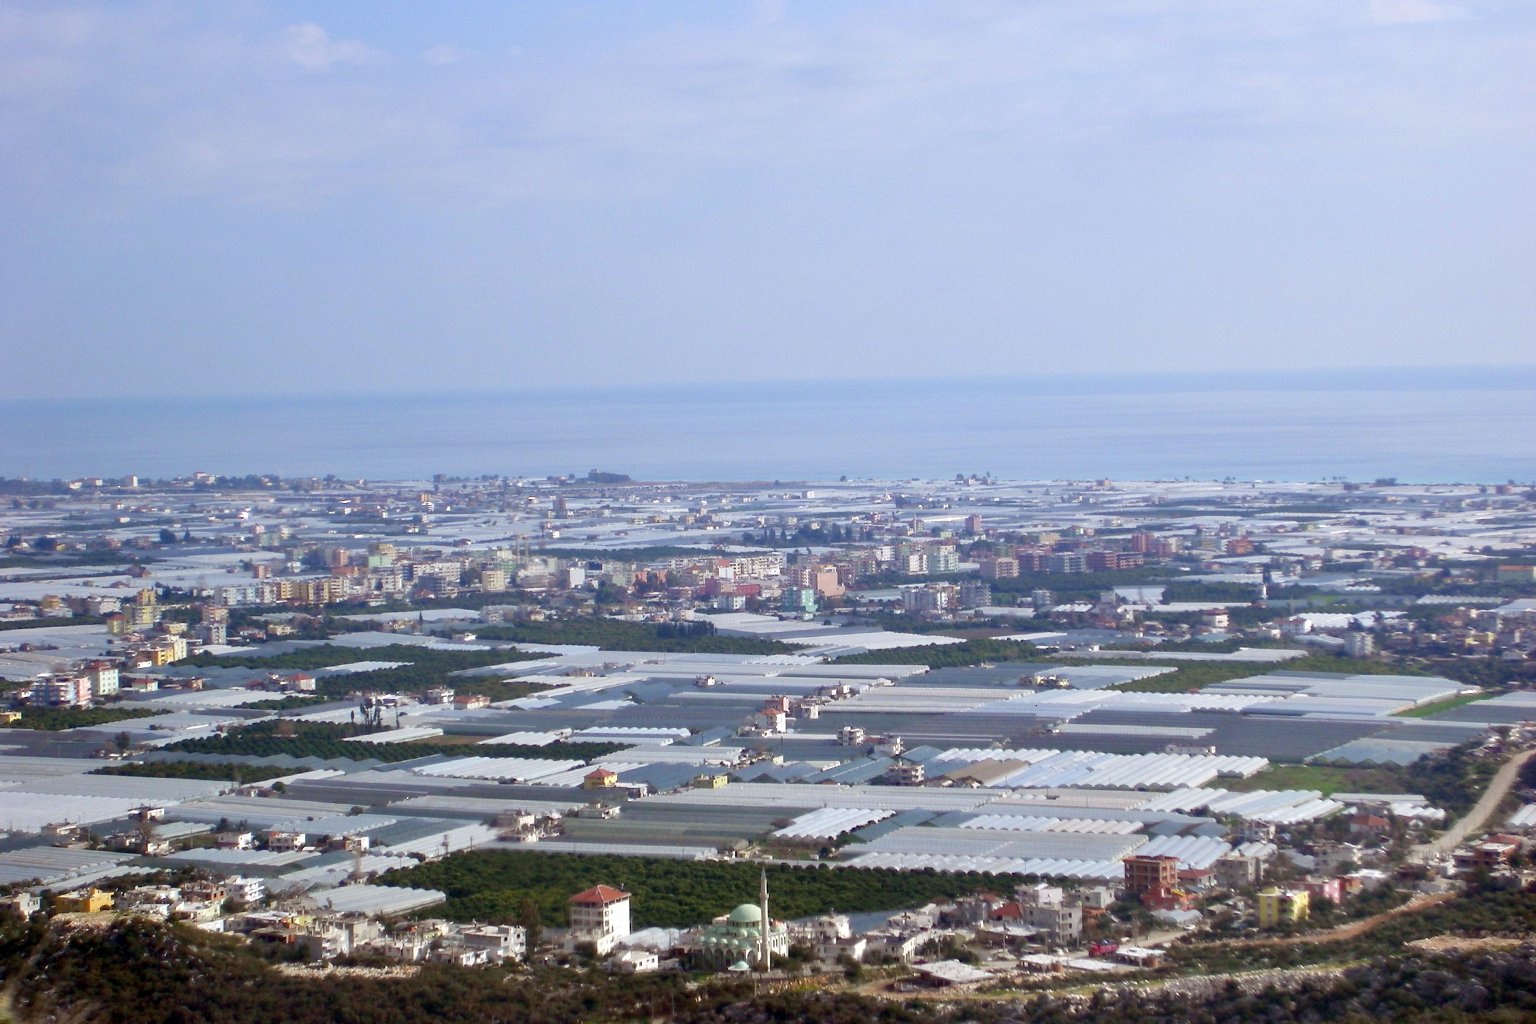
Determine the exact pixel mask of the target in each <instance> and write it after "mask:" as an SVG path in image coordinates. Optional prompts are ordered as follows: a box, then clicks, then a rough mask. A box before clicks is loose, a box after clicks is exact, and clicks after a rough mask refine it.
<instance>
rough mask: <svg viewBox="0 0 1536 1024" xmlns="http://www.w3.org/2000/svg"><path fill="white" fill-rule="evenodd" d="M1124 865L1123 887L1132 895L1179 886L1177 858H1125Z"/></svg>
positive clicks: (1167, 889)
mask: <svg viewBox="0 0 1536 1024" xmlns="http://www.w3.org/2000/svg"><path fill="white" fill-rule="evenodd" d="M1124 863H1125V887H1126V889H1128V890H1129V891H1130V892H1131V893H1132V894H1133V895H1136V896H1142V895H1146V894H1148V893H1155V892H1158V891H1159V890H1162V891H1169V890H1172V889H1174V888H1175V887H1177V886H1178V884H1179V858H1177V857H1139V856H1138V857H1127V858H1125V862H1124Z"/></svg>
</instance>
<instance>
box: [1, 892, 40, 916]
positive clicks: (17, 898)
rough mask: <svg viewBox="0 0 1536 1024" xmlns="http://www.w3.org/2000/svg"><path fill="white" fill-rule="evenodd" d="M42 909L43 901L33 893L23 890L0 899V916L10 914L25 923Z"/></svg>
mask: <svg viewBox="0 0 1536 1024" xmlns="http://www.w3.org/2000/svg"><path fill="white" fill-rule="evenodd" d="M42 909H43V901H42V898H41V897H40V896H37V895H36V894H35V893H30V892H27V891H26V890H25V889H23V890H22V891H20V892H15V893H12V894H11V895H9V896H5V897H0V914H3V913H10V914H13V915H15V916H16V917H19V918H21V919H22V920H23V921H25V920H26V919H27V918H29V917H31V916H32V915H33V914H36V913H37V912H38V911H40V910H42Z"/></svg>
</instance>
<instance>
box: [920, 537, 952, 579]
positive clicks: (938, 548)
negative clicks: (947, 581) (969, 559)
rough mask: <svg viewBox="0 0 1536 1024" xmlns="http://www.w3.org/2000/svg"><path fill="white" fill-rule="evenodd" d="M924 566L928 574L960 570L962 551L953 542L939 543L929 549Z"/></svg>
mask: <svg viewBox="0 0 1536 1024" xmlns="http://www.w3.org/2000/svg"><path fill="white" fill-rule="evenodd" d="M923 568H924V569H925V570H926V571H927V572H928V575H930V576H933V575H936V574H938V573H950V572H959V571H960V552H959V551H957V550H956V549H955V546H954V545H953V544H938V545H935V546H934V547H931V548H929V549H928V550H927V552H926V553H925V555H924V562H923Z"/></svg>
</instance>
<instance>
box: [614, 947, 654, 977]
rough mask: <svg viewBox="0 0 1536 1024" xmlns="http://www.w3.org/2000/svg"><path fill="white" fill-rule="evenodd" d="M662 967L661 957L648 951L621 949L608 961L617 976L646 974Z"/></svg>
mask: <svg viewBox="0 0 1536 1024" xmlns="http://www.w3.org/2000/svg"><path fill="white" fill-rule="evenodd" d="M660 966H661V957H660V956H658V955H657V954H656V953H653V952H652V951H650V950H648V949H621V950H619V951H618V952H617V953H615V954H614V956H613V959H612V960H609V961H608V969H609V970H610V971H613V972H615V973H617V974H646V973H649V972H651V971H654V970H656V969H657V968H659V967H660Z"/></svg>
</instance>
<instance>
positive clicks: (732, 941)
mask: <svg viewBox="0 0 1536 1024" xmlns="http://www.w3.org/2000/svg"><path fill="white" fill-rule="evenodd" d="M692 945H693V949H694V952H695V954H696V955H697V956H698V958H699V960H700V961H701V962H702V963H703V964H706V965H708V966H710V967H713V968H714V969H715V970H732V969H734V970H743V969H749V968H754V967H755V968H757V969H759V970H764V971H766V970H769V969H770V968H771V967H772V965H773V958H774V957H775V956H784V955H786V954H787V953H788V952H789V928H788V927H787V926H786V925H785V924H784V922H782V921H775V920H773V919H772V918H770V917H769V916H768V873H767V872H766V871H765V872H763V876H762V888H761V894H760V896H759V900H758V903H756V904H753V903H743V904H742V905H741V906H739V907H737V908H736V909H735V910H733V911H731V912H730V913H729V914H727V915H725V916H724V917H719V918H716V919H715V920H714V922H713V923H712V924H710V925H708V926H707V927H705V928H702V929H700V930H699V932H698V934H697V935H695V936H694V940H693V943H692Z"/></svg>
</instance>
